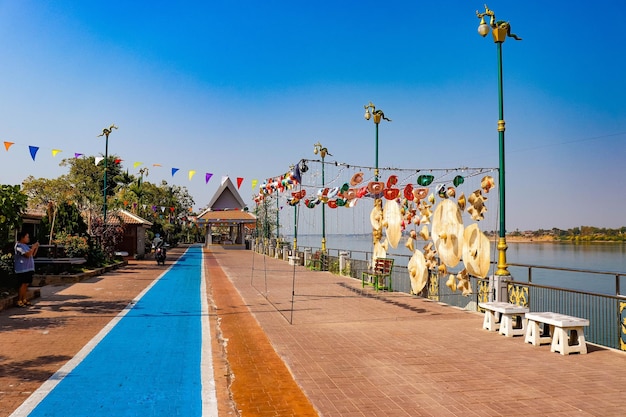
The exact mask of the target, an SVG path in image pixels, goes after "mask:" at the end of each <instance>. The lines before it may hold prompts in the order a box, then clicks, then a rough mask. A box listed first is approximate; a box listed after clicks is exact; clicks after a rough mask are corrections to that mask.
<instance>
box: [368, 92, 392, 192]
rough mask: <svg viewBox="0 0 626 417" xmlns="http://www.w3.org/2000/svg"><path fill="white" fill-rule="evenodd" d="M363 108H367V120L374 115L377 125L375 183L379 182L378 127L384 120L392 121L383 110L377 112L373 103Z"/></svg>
mask: <svg viewBox="0 0 626 417" xmlns="http://www.w3.org/2000/svg"><path fill="white" fill-rule="evenodd" d="M363 107H364V108H365V120H369V119H370V118H371V117H372V115H374V124H375V125H376V159H375V161H374V162H375V168H374V181H378V125H379V124H380V121H381V120H383V119H384V120H386V121H388V122H390V121H391V119H388V118H386V117H385V113H384V112H383V111H382V110H380V109H378V110H376V106H374V104H372V102H371V101H370V102H369V104H366V105H365V106H363ZM370 110H372V113H370Z"/></svg>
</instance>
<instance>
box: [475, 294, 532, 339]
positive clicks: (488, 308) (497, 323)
mask: <svg viewBox="0 0 626 417" xmlns="http://www.w3.org/2000/svg"><path fill="white" fill-rule="evenodd" d="M478 305H479V306H480V307H481V308H484V309H485V318H484V320H483V329H487V330H489V331H491V332H495V331H497V330H498V329H499V330H500V334H502V335H504V336H507V337H512V336H523V335H524V334H525V333H526V320H525V319H524V315H525V314H526V313H528V311H529V310H528V307H523V306H518V305H515V304H511V303H504V302H499V301H492V302H490V303H478ZM514 316H519V317H520V321H521V327H518V328H516V327H515V326H514V325H513V322H514V319H513V317H514Z"/></svg>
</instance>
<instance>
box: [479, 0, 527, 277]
mask: <svg viewBox="0 0 626 417" xmlns="http://www.w3.org/2000/svg"><path fill="white" fill-rule="evenodd" d="M476 16H477V17H478V18H479V19H480V24H479V26H478V34H479V35H480V36H482V37H485V36H487V35H488V34H489V31H490V30H491V33H492V35H493V41H494V42H495V43H496V46H497V51H498V103H499V110H500V112H499V116H500V117H499V119H498V136H499V144H500V152H499V160H500V166H499V184H500V237H499V239H498V269H497V271H496V275H499V276H507V275H510V273H509V271H508V267H507V263H506V250H507V245H506V221H505V219H506V216H505V214H506V213H505V204H504V203H505V191H504V190H505V188H504V101H503V94H502V44H503V43H504V41H505V40H506V38H507V36H508V37H511V38H513V39H515V40H516V41H521V40H522V38H520V37H518V36H517V35H515V34H514V33H511V25H510V24H509V22H506V21H504V20H498V21H496V15H495V13H494V12H493V11H492V10H490V9H489V8H488V7H487V5H486V4H485V12H484V13H479V12H478V10H476ZM485 16H489V18H490V21H489V24H487V23H486V22H485Z"/></svg>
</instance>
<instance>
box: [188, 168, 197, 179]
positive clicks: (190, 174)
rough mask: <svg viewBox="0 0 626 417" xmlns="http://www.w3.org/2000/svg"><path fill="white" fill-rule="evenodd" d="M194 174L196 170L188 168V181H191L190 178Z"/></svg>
mask: <svg viewBox="0 0 626 417" xmlns="http://www.w3.org/2000/svg"><path fill="white" fill-rule="evenodd" d="M194 175H196V171H195V170H193V169H192V170H190V171H189V181H191V179H192V178H193V176H194Z"/></svg>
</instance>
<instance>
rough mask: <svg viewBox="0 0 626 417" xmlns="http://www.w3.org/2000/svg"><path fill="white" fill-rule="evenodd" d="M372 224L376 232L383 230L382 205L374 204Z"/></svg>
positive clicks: (371, 215)
mask: <svg viewBox="0 0 626 417" xmlns="http://www.w3.org/2000/svg"><path fill="white" fill-rule="evenodd" d="M370 223H371V225H372V229H374V230H381V229H382V228H383V209H382V207H381V206H380V204H374V207H373V208H372V211H371V212H370Z"/></svg>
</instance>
